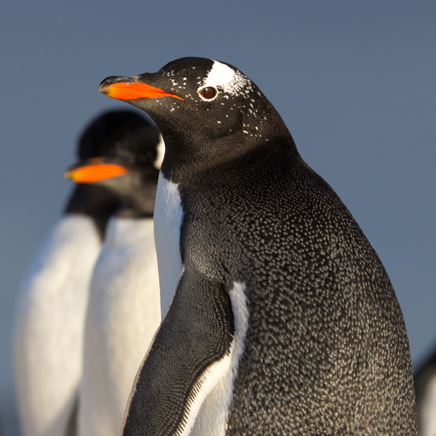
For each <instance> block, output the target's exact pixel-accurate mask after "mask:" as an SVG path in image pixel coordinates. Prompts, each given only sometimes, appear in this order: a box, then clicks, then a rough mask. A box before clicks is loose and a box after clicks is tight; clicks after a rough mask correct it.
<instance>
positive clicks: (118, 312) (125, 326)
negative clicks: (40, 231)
mask: <svg viewBox="0 0 436 436" xmlns="http://www.w3.org/2000/svg"><path fill="white" fill-rule="evenodd" d="M162 151H163V141H162V137H161V135H160V132H159V129H158V128H157V127H156V126H154V125H151V124H149V125H148V126H146V127H143V128H142V129H141V130H139V131H136V132H132V133H131V134H129V135H127V136H126V137H125V138H123V139H122V140H121V141H119V142H118V144H117V145H116V146H115V147H114V149H113V150H112V151H111V152H110V153H109V154H107V155H106V156H105V157H104V158H103V159H101V160H99V161H97V160H95V159H93V160H91V162H89V164H87V165H84V166H83V165H80V166H78V167H76V168H74V169H73V170H72V171H70V172H69V173H68V175H69V177H71V178H73V179H74V180H75V181H76V182H79V183H80V182H86V181H92V182H93V183H96V184H99V185H101V186H104V187H106V188H108V189H110V190H111V191H112V192H113V193H114V194H116V195H117V196H119V198H120V201H121V203H122V207H121V208H120V209H119V210H118V211H117V213H116V214H115V215H114V216H113V217H112V218H111V219H110V221H109V224H108V227H107V231H106V238H105V240H104V243H103V246H102V249H101V253H100V255H99V257H98V260H97V263H96V266H95V268H94V272H93V274H92V279H91V286H90V298H89V305H88V312H87V316H86V326H85V343H84V358H83V377H82V383H81V387H80V405H81V407H80V410H79V434H80V436H99V435H101V436H118V434H119V432H120V429H121V425H122V422H123V416H124V411H125V407H126V403H127V400H128V398H129V393H130V390H131V388H132V385H133V381H134V379H135V375H136V372H137V370H138V368H139V366H140V364H141V361H142V359H143V357H144V354H145V353H146V351H147V349H148V346H149V345H150V342H151V341H152V339H153V336H154V334H155V332H156V329H157V328H158V326H159V324H160V321H161V313H160V296H159V277H158V271H157V259H156V249H155V243H154V232H153V210H154V202H155V195H156V188H157V181H158V175H159V168H160V165H161V161H162V157H163V153H162ZM118 168H124V172H123V171H120V172H119V174H118V176H117V177H111V175H112V174H115V173H117V172H118Z"/></svg>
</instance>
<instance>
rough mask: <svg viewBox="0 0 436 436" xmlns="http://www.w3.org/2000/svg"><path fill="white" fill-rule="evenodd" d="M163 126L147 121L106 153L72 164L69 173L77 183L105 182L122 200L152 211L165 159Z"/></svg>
mask: <svg viewBox="0 0 436 436" xmlns="http://www.w3.org/2000/svg"><path fill="white" fill-rule="evenodd" d="M161 143H162V138H161V135H160V132H159V129H158V128H157V127H156V126H154V125H152V124H150V123H148V122H146V123H145V124H143V127H141V128H140V129H137V130H134V131H131V132H130V133H128V134H126V135H124V136H123V137H121V138H120V140H119V141H117V142H115V144H113V146H112V147H111V148H110V149H109V150H108V151H107V152H106V153H105V154H104V155H103V156H100V157H97V158H91V159H88V160H87V161H85V162H80V163H79V164H77V165H74V166H73V167H71V168H70V169H69V170H68V171H67V173H66V177H67V178H70V179H72V180H74V181H75V182H77V183H87V184H89V183H91V184H95V185H98V186H103V187H105V188H107V189H109V190H110V191H111V192H113V193H114V194H115V195H116V196H117V197H119V199H120V201H121V203H122V204H123V205H124V206H125V207H127V208H132V209H135V210H136V211H137V212H139V213H142V214H143V215H147V216H148V215H152V213H153V209H154V201H155V193H156V187H157V180H158V175H159V167H160V163H161V158H160V153H159V146H160V144H161Z"/></svg>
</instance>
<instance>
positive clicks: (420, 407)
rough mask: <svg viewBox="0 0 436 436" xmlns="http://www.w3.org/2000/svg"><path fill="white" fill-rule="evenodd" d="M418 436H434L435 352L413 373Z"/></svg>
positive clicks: (435, 401) (435, 417)
mask: <svg viewBox="0 0 436 436" xmlns="http://www.w3.org/2000/svg"><path fill="white" fill-rule="evenodd" d="M415 393H416V408H417V411H418V428H419V435H420V436H436V350H435V351H434V352H433V354H432V355H431V356H430V357H429V358H428V359H426V360H425V361H424V362H423V363H422V364H421V366H419V368H418V370H417V371H416V373H415Z"/></svg>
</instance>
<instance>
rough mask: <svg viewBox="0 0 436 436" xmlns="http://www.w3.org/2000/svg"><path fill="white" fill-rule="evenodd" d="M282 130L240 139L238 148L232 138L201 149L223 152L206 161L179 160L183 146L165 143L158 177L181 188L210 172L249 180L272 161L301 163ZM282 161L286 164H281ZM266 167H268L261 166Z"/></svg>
mask: <svg viewBox="0 0 436 436" xmlns="http://www.w3.org/2000/svg"><path fill="white" fill-rule="evenodd" d="M282 127H283V128H282V129H279V130H278V131H276V132H272V133H271V135H268V136H267V137H265V138H246V137H244V138H242V139H243V140H244V141H243V142H242V144H241V143H238V142H237V140H238V136H234V137H232V139H230V138H228V139H226V140H225V141H220V142H219V143H218V144H215V145H213V144H212V145H210V146H209V145H202V148H203V149H206V150H211V151H213V150H216V149H217V148H220V147H222V149H223V150H224V152H221V151H220V152H218V153H217V154H215V155H214V156H211V157H210V158H208V159H202V158H201V156H199V155H197V156H195V155H194V156H190V158H189V159H186V158H180V156H179V153H178V149H182V148H183V147H184V144H182V145H178V144H175V143H174V144H172V143H171V140H169V141H168V142H169V143H170V145H169V146H167V148H166V153H165V158H164V160H163V163H162V167H161V173H162V174H163V177H164V178H165V179H166V180H168V181H170V182H172V183H175V184H177V185H178V186H180V187H182V186H183V185H184V184H185V183H190V181H192V180H195V179H198V180H199V179H202V176H200V175H205V176H206V177H207V175H210V174H212V172H213V171H216V172H217V173H220V172H223V173H227V172H228V171H234V172H237V173H238V176H240V175H241V174H243V173H244V171H245V172H246V173H247V177H253V171H252V170H253V169H254V168H255V167H257V166H259V165H260V166H262V167H264V168H265V167H267V166H269V167H270V168H273V167H274V165H273V163H274V161H277V163H278V164H279V166H282V165H283V164H286V165H289V164H290V163H300V162H303V161H302V158H301V156H300V154H299V153H298V150H297V147H296V145H295V142H294V140H293V138H292V135H291V134H290V132H289V130H288V129H287V128H286V126H284V124H283V126H282ZM227 141H229V143H227ZM174 150H176V151H175V152H174ZM188 154H189V153H188ZM284 159H286V162H283V160H284ZM266 163H268V165H265V164H266ZM199 176H200V177H199Z"/></svg>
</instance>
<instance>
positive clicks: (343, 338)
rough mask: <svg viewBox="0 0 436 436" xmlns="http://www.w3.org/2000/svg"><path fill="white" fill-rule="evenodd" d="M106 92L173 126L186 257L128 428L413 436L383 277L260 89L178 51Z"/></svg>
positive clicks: (170, 205)
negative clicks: (157, 66)
mask: <svg viewBox="0 0 436 436" xmlns="http://www.w3.org/2000/svg"><path fill="white" fill-rule="evenodd" d="M100 90H101V91H102V92H103V93H105V94H107V95H108V96H110V97H113V98H118V99H123V100H126V101H128V102H129V103H131V104H133V105H135V106H137V107H139V108H141V109H143V110H145V111H146V112H147V113H148V114H149V115H150V116H151V117H152V119H153V120H154V121H155V122H156V124H157V125H158V127H159V128H160V130H161V132H162V135H163V138H164V140H165V145H166V151H165V158H164V161H163V164H162V169H161V175H160V179H159V185H158V193H157V199H156V209H155V222H156V227H155V231H156V248H157V251H158V262H159V271H161V265H163V264H164V263H165V262H166V261H168V260H169V261H173V260H174V259H175V261H174V263H173V265H172V266H170V267H168V266H165V265H163V272H168V271H170V272H172V275H173V276H172V277H168V278H167V279H168V281H167V283H173V284H174V283H176V286H175V295H174V297H173V300H172V302H171V305H170V307H169V309H168V311H167V313H166V315H165V318H164V319H163V321H162V324H161V326H160V328H159V331H158V333H157V334H156V337H155V339H154V341H153V344H152V346H151V348H150V350H149V351H148V354H147V357H146V359H145V361H144V363H143V364H142V365H141V367H140V370H139V373H138V375H137V378H136V380H135V385H134V387H133V390H132V394H131V397H130V401H129V404H128V408H127V413H126V418H125V422H124V426H123V434H124V435H129V436H131V435H140V434H147V435H148V436H154V435H175V434H177V435H183V436H184V435H188V434H190V435H200V434H202V435H205V434H207V435H227V436H229V435H232V436H236V435H238V436H240V435H291V434H295V435H296V434H298V435H301V434H312V435H313V434H365V435H369V434H378V435H394V434H395V435H399V434H401V435H416V432H417V431H416V416H415V398H414V392H413V378H412V368H411V360H410V352H409V346H408V339H407V333H406V328H405V325H404V321H403V316H402V313H401V310H400V307H399V304H398V301H397V299H396V296H395V292H394V290H393V288H392V286H391V283H390V281H389V278H388V276H387V274H386V271H385V270H384V268H383V266H382V264H381V262H380V260H379V258H378V256H377V254H376V253H375V251H374V249H373V247H372V246H371V244H370V243H369V242H368V240H367V239H366V238H365V236H364V234H363V233H362V231H361V229H360V228H359V226H358V225H357V223H356V222H355V220H354V219H353V217H352V216H351V214H350V212H349V211H348V210H347V209H346V207H345V206H344V205H343V203H342V202H341V200H340V199H339V198H338V196H337V195H336V194H335V193H334V192H333V190H332V189H331V188H330V186H329V185H328V184H327V183H326V182H325V181H324V180H323V179H322V178H321V177H319V176H318V175H317V174H316V173H314V172H313V171H312V170H311V169H310V168H309V166H308V165H307V164H306V163H305V162H304V161H303V160H302V158H301V157H300V155H299V153H298V151H297V149H296V146H295V143H294V141H293V139H292V136H291V134H290V133H289V131H288V129H287V128H286V126H285V124H284V122H283V120H282V119H281V117H280V115H279V114H278V113H277V111H276V110H275V109H274V107H273V106H272V105H271V103H270V102H269V101H268V100H267V99H266V97H265V96H264V95H263V94H262V93H261V91H260V90H259V88H258V87H257V86H256V85H255V84H254V83H253V82H252V81H251V80H250V79H249V78H247V77H246V76H245V75H244V74H243V73H242V72H240V71H239V70H237V69H236V68H234V67H232V66H231V65H229V64H225V63H222V62H217V61H213V60H209V59H202V58H183V59H179V60H176V61H173V62H170V63H169V64H167V65H166V66H164V67H163V68H162V69H161V70H160V71H158V72H157V73H153V74H149V73H145V74H142V75H140V76H135V77H109V78H107V79H106V80H104V81H103V82H102V84H101V86H100ZM163 210H166V211H167V214H165V215H163V214H162V211H163ZM168 212H172V214H171V213H168ZM174 216H176V217H177V218H176V219H173V217H174ZM158 224H159V225H158ZM165 226H168V228H165ZM169 226H172V227H171V228H170V227H169ZM178 235H180V237H179V238H178V237H177V236H178ZM164 244H165V247H166V249H168V248H170V249H171V250H173V252H172V253H163V252H162V250H161V248H162V246H164ZM176 275H179V276H178V279H177V280H174V278H175V276H176ZM161 279H163V277H162V276H161ZM206 397H207V399H206ZM197 414H198V416H197ZM191 428H192V431H191Z"/></svg>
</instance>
